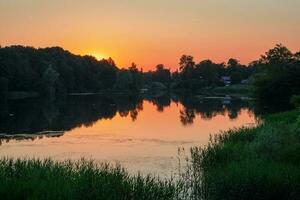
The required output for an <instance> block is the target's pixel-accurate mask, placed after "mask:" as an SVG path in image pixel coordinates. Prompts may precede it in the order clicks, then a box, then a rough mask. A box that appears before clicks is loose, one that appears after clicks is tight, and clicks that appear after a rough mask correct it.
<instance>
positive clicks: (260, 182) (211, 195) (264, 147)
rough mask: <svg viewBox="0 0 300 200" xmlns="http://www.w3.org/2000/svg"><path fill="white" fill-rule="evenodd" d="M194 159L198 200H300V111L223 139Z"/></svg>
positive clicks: (195, 150)
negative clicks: (199, 198) (199, 199)
mask: <svg viewBox="0 0 300 200" xmlns="http://www.w3.org/2000/svg"><path fill="white" fill-rule="evenodd" d="M191 156H192V162H191V166H190V167H191V169H190V172H191V173H190V175H191V177H192V178H191V180H192V181H191V185H192V187H193V190H192V191H193V196H194V197H195V199H198V197H201V198H203V199H299V198H300V189H299V188H300V170H299V166H300V111H299V110H296V111H290V112H285V113H279V114H274V115H271V116H267V117H266V118H265V119H264V122H263V123H262V124H261V125H259V126H258V127H256V128H241V129H236V130H230V131H228V132H225V133H222V134H220V135H218V136H216V137H215V138H212V140H211V142H210V143H209V144H208V145H207V146H206V147H204V148H201V147H200V148H198V147H195V148H192V150H191Z"/></svg>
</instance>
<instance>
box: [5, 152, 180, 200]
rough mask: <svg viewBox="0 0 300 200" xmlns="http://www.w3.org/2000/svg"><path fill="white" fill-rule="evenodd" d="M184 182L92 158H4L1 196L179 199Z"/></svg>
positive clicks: (27, 197)
mask: <svg viewBox="0 0 300 200" xmlns="http://www.w3.org/2000/svg"><path fill="white" fill-rule="evenodd" d="M181 188H183V187H182V184H180V183H179V182H174V181H172V180H160V179H158V178H155V177H150V176H147V177H142V176H138V175H137V176H129V175H128V173H127V172H126V171H125V170H124V169H122V168H121V167H118V166H115V167H112V166H110V165H108V164H96V163H95V162H92V161H86V160H81V161H77V162H71V161H65V162H54V161H52V160H12V159H6V158H4V159H1V160H0V196H1V199H11V200H13V199H16V200H19V199H36V200H38V199H45V200H46V199H48V200H50V199H53V200H54V199H55V200H57V199H65V200H67V199H70V200H71V199H72V200H74V199H107V200H110V199H113V200H117V199H122V200H126V199H128V200H133V199H136V200H140V199H145V200H147V199H149V200H152V199H166V200H167V199H170V200H172V199H179V192H181V190H179V189H181Z"/></svg>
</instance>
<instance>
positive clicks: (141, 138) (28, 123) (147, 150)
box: [0, 96, 258, 175]
mask: <svg viewBox="0 0 300 200" xmlns="http://www.w3.org/2000/svg"><path fill="white" fill-rule="evenodd" d="M255 113H256V112H255V106H254V104H253V102H251V101H245V100H241V99H232V98H214V97H193V98H179V97H174V96H173V97H168V96H163V97H156V98H155V97H148V98H142V97H103V96H74V97H68V98H67V99H65V100H60V101H56V102H49V101H46V100H22V101H13V102H9V103H8V105H5V106H2V109H1V122H0V133H1V136H0V139H1V146H0V156H13V157H40V158H45V157H51V158H53V159H57V160H64V159H79V158H82V157H85V158H92V159H95V160H97V161H107V162H112V163H115V162H117V163H120V164H122V165H123V166H124V167H126V168H127V169H128V170H129V171H130V172H131V173H136V172H138V171H140V172H142V173H143V174H147V173H152V174H153V173H154V174H159V175H169V174H170V173H176V172H177V170H178V169H177V168H178V148H181V149H185V151H186V153H187V154H188V149H189V147H191V146H195V145H198V146H203V145H206V144H207V143H208V140H209V136H210V134H216V133H218V132H220V131H224V130H228V129H230V128H234V127H241V126H249V125H250V126H251V125H254V124H255V123H256V121H257V119H258V117H257V115H256V114H255Z"/></svg>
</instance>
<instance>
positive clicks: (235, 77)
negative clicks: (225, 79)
mask: <svg viewBox="0 0 300 200" xmlns="http://www.w3.org/2000/svg"><path fill="white" fill-rule="evenodd" d="M241 82H242V75H241V74H240V73H239V72H234V73H232V75H231V83H232V84H240V83H241Z"/></svg>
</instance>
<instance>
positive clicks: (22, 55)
mask: <svg viewBox="0 0 300 200" xmlns="http://www.w3.org/2000/svg"><path fill="white" fill-rule="evenodd" d="M117 70H118V69H117V68H116V67H115V66H114V62H113V61H112V60H101V61H98V60H96V59H95V58H94V57H91V56H77V55H73V54H71V53H70V52H68V51H65V50H63V49H61V48H59V47H53V48H44V49H35V48H31V47H23V46H11V47H5V48H0V77H4V78H6V79H7V80H8V82H9V88H8V91H25V92H26V91H29V92H32V91H35V92H39V93H40V94H41V95H44V94H49V93H53V91H56V92H59V93H71V92H97V91H99V90H102V89H110V88H112V87H113V85H114V83H115V80H116V72H117ZM50 91H51V92H50Z"/></svg>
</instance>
